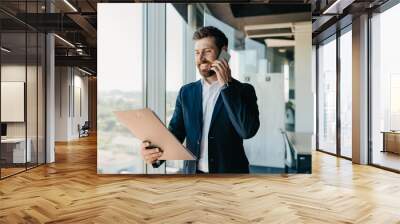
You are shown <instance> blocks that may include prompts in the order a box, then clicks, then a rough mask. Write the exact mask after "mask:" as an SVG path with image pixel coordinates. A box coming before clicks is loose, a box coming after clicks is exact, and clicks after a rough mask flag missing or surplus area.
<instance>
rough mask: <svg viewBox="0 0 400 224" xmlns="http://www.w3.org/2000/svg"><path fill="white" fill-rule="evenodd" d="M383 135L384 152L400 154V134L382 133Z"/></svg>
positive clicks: (392, 132) (396, 132) (394, 132)
mask: <svg viewBox="0 0 400 224" xmlns="http://www.w3.org/2000/svg"><path fill="white" fill-rule="evenodd" d="M382 134H383V150H382V152H392V153H396V154H400V132H399V131H382Z"/></svg>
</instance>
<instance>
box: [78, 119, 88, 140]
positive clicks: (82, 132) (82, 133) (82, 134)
mask: <svg viewBox="0 0 400 224" xmlns="http://www.w3.org/2000/svg"><path fill="white" fill-rule="evenodd" d="M89 129H90V125H89V121H85V123H84V124H83V125H82V127H81V126H80V125H79V124H78V132H79V138H80V137H87V136H89Z"/></svg>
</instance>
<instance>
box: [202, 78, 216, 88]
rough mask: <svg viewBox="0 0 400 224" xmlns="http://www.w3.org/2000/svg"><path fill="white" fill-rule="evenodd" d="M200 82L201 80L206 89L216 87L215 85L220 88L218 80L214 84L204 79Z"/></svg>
mask: <svg viewBox="0 0 400 224" xmlns="http://www.w3.org/2000/svg"><path fill="white" fill-rule="evenodd" d="M200 80H201V85H202V86H203V87H205V86H206V87H212V86H215V85H218V86H219V83H218V80H216V81H214V82H211V83H208V82H206V80H205V79H204V78H201V79H200Z"/></svg>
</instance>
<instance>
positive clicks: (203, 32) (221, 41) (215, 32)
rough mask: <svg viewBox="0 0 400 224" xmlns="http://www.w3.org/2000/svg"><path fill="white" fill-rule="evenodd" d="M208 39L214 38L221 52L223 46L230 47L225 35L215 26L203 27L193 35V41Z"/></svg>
mask: <svg viewBox="0 0 400 224" xmlns="http://www.w3.org/2000/svg"><path fill="white" fill-rule="evenodd" d="M206 37H214V40H215V45H217V47H218V49H220V50H221V48H222V47H223V46H228V38H226V36H225V34H224V33H223V32H222V31H221V30H219V29H218V28H216V27H214V26H205V27H201V28H199V29H198V30H196V32H194V34H193V40H200V39H203V38H206Z"/></svg>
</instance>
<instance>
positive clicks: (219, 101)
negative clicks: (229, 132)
mask: <svg viewBox="0 0 400 224" xmlns="http://www.w3.org/2000/svg"><path fill="white" fill-rule="evenodd" d="M223 105H224V102H223V100H222V96H221V93H220V94H219V96H218V99H217V102H216V103H215V106H214V110H213V113H212V117H211V123H210V129H211V127H212V124H213V123H214V120H215V118H216V117H217V115H218V112H219V111H220V110H221V108H222V106H223Z"/></svg>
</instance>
